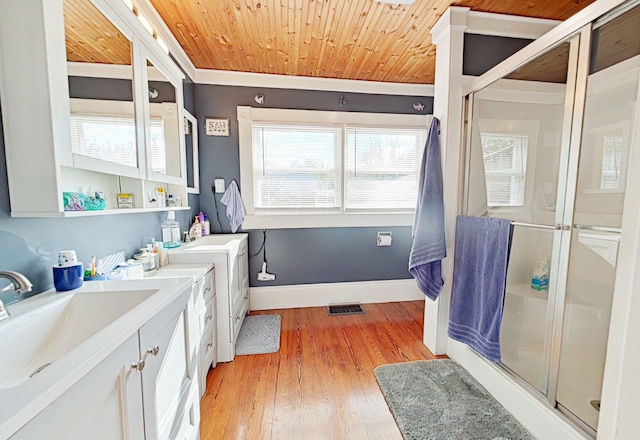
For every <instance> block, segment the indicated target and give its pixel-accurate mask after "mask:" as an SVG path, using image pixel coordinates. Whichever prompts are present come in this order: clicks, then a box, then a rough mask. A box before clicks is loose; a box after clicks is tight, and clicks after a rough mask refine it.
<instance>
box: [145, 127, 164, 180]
mask: <svg viewBox="0 0 640 440" xmlns="http://www.w3.org/2000/svg"><path fill="white" fill-rule="evenodd" d="M149 124H150V127H149V128H150V132H151V167H152V168H153V171H155V172H156V173H162V174H167V153H166V145H165V143H164V124H163V122H162V118H152V119H151V121H150V122H149Z"/></svg>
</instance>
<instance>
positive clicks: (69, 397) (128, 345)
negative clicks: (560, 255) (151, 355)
mask: <svg viewBox="0 0 640 440" xmlns="http://www.w3.org/2000/svg"><path fill="white" fill-rule="evenodd" d="M138 347H139V343H138V334H137V333H136V334H134V335H131V337H129V339H127V341H126V342H125V343H124V344H122V345H121V346H120V347H118V348H117V349H116V350H115V351H114V352H113V353H111V354H110V355H109V356H108V357H107V358H106V359H104V360H103V361H102V362H101V363H100V364H99V365H98V366H97V367H95V368H94V369H93V370H91V371H90V372H89V373H88V374H87V375H86V376H84V377H83V378H82V379H80V381H78V382H77V383H76V384H75V385H74V386H72V387H71V388H70V389H69V390H67V391H66V392H65V393H64V394H63V395H62V396H60V397H59V398H58V399H56V400H55V401H54V402H53V403H52V404H51V405H49V406H47V407H46V408H45V409H44V410H43V411H42V412H40V413H39V414H38V415H37V416H36V417H35V418H33V419H32V420H31V421H30V422H29V423H27V424H26V425H25V426H24V427H23V428H22V429H20V431H18V432H17V433H15V434H14V435H13V436H12V437H11V440H34V439H45V438H60V439H86V438H91V439H105V440H107V439H109V440H116V439H123V440H125V439H142V438H144V422H143V414H142V386H141V381H142V378H141V375H140V374H139V373H138V372H137V371H136V370H133V369H131V368H130V366H131V364H132V363H134V362H137V361H138V360H139V356H140V354H139V348H138Z"/></svg>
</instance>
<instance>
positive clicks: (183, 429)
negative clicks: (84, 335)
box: [11, 289, 200, 440]
mask: <svg viewBox="0 0 640 440" xmlns="http://www.w3.org/2000/svg"><path fill="white" fill-rule="evenodd" d="M191 293H192V290H191V289H187V290H185V291H184V292H183V293H181V294H180V295H179V296H178V297H176V298H175V299H174V300H173V301H171V302H170V303H169V304H168V305H167V306H166V307H164V308H163V309H162V310H160V311H159V312H158V313H157V314H156V315H155V316H153V318H151V319H150V320H149V321H147V322H146V323H145V324H144V325H142V326H141V327H140V328H139V329H138V331H136V332H135V333H133V334H132V335H131V336H130V337H129V338H128V339H127V340H126V341H125V342H124V343H122V344H121V345H120V346H119V347H118V348H117V349H115V350H114V351H113V352H112V353H111V354H109V355H108V356H107V357H106V358H105V359H104V360H102V361H101V362H100V363H99V364H98V365H97V366H96V367H94V368H93V369H92V370H91V371H90V372H89V373H87V374H86V375H84V376H83V377H82V378H81V379H80V380H79V381H78V382H76V383H75V384H74V385H73V386H71V387H70V388H69V389H68V390H67V391H66V392H64V393H63V394H62V395H61V396H60V397H58V398H57V399H56V400H55V401H53V402H52V403H51V404H50V405H48V406H47V407H46V408H45V409H44V410H42V411H41V412H40V413H38V414H37V415H36V416H35V417H34V418H33V419H31V420H30V421H29V422H28V423H27V424H26V425H25V426H23V427H22V428H21V429H20V430H19V431H18V432H16V433H15V434H14V435H13V436H12V437H11V440H33V439H40V438H60V439H85V438H91V439H104V440H115V439H123V440H127V439H145V440H156V439H180V440H182V439H197V438H199V423H200V412H199V394H198V388H197V381H196V380H195V375H194V372H195V363H194V360H193V359H192V356H191V352H192V348H191V341H190V338H189V328H188V322H189V314H190V313H193V312H192V311H191V312H190V307H189V299H190V298H191Z"/></svg>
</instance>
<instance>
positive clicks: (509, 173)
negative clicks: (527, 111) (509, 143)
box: [480, 131, 530, 209]
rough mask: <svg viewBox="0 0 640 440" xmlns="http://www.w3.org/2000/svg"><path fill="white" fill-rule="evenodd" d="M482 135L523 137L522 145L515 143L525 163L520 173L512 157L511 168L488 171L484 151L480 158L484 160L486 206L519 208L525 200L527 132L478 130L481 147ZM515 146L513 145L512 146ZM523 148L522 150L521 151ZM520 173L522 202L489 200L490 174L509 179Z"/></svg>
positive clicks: (527, 152) (527, 150)
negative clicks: (493, 201)
mask: <svg viewBox="0 0 640 440" xmlns="http://www.w3.org/2000/svg"><path fill="white" fill-rule="evenodd" d="M484 137H490V138H499V137H503V138H510V139H520V140H522V139H524V140H525V141H524V145H522V142H520V143H521V144H520V145H517V147H519V148H520V149H521V151H520V155H521V157H524V160H525V164H524V168H523V169H522V173H519V172H518V171H517V167H516V166H515V164H514V161H515V159H514V158H512V163H511V168H509V169H506V168H505V169H503V170H500V171H488V170H487V166H486V162H484V151H483V152H482V158H483V162H484V175H485V184H486V185H487V206H488V207H489V208H490V209H491V208H521V207H523V206H525V203H526V200H525V194H526V189H527V175H528V173H527V159H528V155H529V140H530V139H529V135H528V133H515V132H514V133H493V132H488V131H483V132H480V142H481V147H482V141H483V140H484V139H483V138H484ZM515 147H516V146H515V145H514V148H515ZM523 150H524V151H523ZM520 175H521V179H520V180H521V182H522V203H499V204H493V205H492V204H491V202H490V201H489V187H488V183H489V180H488V179H487V177H488V176H492V177H511V179H513V178H514V177H520ZM511 191H513V186H511Z"/></svg>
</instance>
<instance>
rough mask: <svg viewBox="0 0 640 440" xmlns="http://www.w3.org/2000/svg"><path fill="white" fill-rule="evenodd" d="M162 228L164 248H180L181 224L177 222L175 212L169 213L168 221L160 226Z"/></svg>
mask: <svg viewBox="0 0 640 440" xmlns="http://www.w3.org/2000/svg"><path fill="white" fill-rule="evenodd" d="M160 227H161V228H162V246H163V247H164V248H165V249H168V248H176V247H179V246H180V224H179V223H178V222H177V221H176V213H175V211H169V212H168V213H167V219H166V220H164V221H163V222H162V223H161V224H160Z"/></svg>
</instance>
